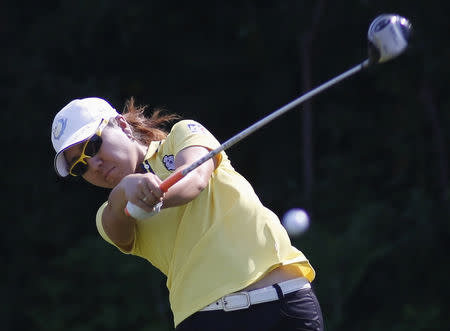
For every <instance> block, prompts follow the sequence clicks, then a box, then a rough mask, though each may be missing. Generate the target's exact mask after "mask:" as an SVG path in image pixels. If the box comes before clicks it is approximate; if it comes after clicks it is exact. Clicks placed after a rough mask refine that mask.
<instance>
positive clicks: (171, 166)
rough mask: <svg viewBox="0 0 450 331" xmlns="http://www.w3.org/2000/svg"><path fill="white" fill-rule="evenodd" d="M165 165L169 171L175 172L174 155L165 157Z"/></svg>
mask: <svg viewBox="0 0 450 331" xmlns="http://www.w3.org/2000/svg"><path fill="white" fill-rule="evenodd" d="M163 163H164V166H165V167H166V169H167V170H169V171H174V170H175V157H174V156H173V155H164V157H163Z"/></svg>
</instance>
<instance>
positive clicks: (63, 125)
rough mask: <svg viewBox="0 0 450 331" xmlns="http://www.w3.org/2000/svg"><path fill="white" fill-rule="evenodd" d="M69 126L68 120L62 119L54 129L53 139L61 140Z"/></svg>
mask: <svg viewBox="0 0 450 331" xmlns="http://www.w3.org/2000/svg"><path fill="white" fill-rule="evenodd" d="M66 125H67V118H60V119H59V120H57V121H56V123H55V126H54V127H53V138H55V139H56V140H59V138H61V136H62V135H63V133H64V130H65V129H66Z"/></svg>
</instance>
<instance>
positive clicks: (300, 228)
mask: <svg viewBox="0 0 450 331" xmlns="http://www.w3.org/2000/svg"><path fill="white" fill-rule="evenodd" d="M282 224H283V226H284V228H285V229H286V231H287V233H288V234H289V235H291V236H296V235H299V234H302V233H304V232H305V231H306V230H308V228H309V216H308V214H307V213H306V212H305V211H304V210H303V209H300V208H293V209H290V210H288V211H287V212H286V213H285V214H284V216H283V219H282Z"/></svg>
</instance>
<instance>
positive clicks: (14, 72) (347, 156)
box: [0, 0, 450, 331]
mask: <svg viewBox="0 0 450 331" xmlns="http://www.w3.org/2000/svg"><path fill="white" fill-rule="evenodd" d="M449 9H450V8H449V2H448V1H438V0H428V1H418V0H416V1H411V0H404V1H402V0H390V1H387V0H383V1H380V0H378V1H370V0H359V1H357V0H348V1H322V0H320V1H319V0H317V1H293V0H286V1H256V0H242V1H201V2H197V1H150V0H149V1H134V0H132V1H117V0H109V1H106V0H104V1H94V0H89V1H88V0H79V1H57V0H54V1H48V0H47V1H45V0H43V1H33V2H32V1H20V0H17V1H11V0H5V1H3V2H2V3H1V4H0V38H1V39H0V41H1V45H2V51H1V52H0V60H1V63H2V68H1V70H0V82H1V90H0V104H1V106H2V109H1V116H2V118H1V124H2V137H3V138H2V140H3V152H2V175H1V184H2V187H3V199H2V204H3V207H2V210H3V215H4V216H3V222H2V231H1V237H2V238H1V241H0V245H1V247H0V248H1V251H2V255H1V256H2V257H1V262H2V273H1V277H2V278H1V293H2V305H1V306H2V309H1V311H0V327H1V328H2V329H3V330H50V331H54V330H55V331H56V330H58V331H59V330H67V331H88V330H171V329H172V317H171V313H170V309H169V306H168V300H167V290H166V288H165V279H164V277H163V276H162V275H161V274H160V273H159V271H157V270H156V269H154V268H153V267H152V266H151V265H150V264H149V263H146V262H145V261H144V260H141V259H138V258H135V257H129V256H125V255H122V254H121V253H119V252H118V251H117V250H116V249H114V248H113V247H112V246H110V245H108V244H106V243H105V242H104V241H103V240H102V239H101V238H100V236H99V235H98V234H97V231H96V228H95V224H94V219H95V212H96V210H97V207H98V206H99V204H100V203H101V202H103V201H104V200H105V199H106V197H107V193H108V192H107V191H104V190H101V189H100V190H99V189H97V188H95V187H92V186H90V185H88V184H86V183H84V182H83V181H82V180H72V179H70V180H69V179H61V178H58V177H57V176H56V175H55V173H54V170H53V156H54V151H53V149H52V146H51V142H50V129H51V123H52V120H53V116H54V114H55V113H56V112H57V111H58V110H59V109H60V108H62V107H63V106H64V105H65V104H67V103H68V102H69V101H70V100H72V99H74V98H80V97H87V96H99V97H103V98H105V99H107V100H109V101H110V102H111V103H112V104H113V105H114V106H115V107H116V108H117V109H118V110H120V111H121V110H122V107H123V104H124V102H125V100H126V99H127V98H128V97H130V96H134V97H135V98H136V101H137V103H138V104H148V105H149V106H150V107H165V108H167V109H168V110H170V111H172V112H176V113H178V114H181V115H182V116H184V117H185V118H192V119H195V120H198V121H200V122H202V123H203V124H204V125H205V126H206V127H207V128H208V129H210V130H211V131H212V132H213V133H214V134H215V135H216V136H217V138H218V139H219V140H220V141H225V140H226V139H228V138H230V137H231V136H233V135H234V134H236V133H237V132H239V131H240V130H242V129H244V128H246V127H247V126H249V125H251V124H252V123H254V122H255V121H256V120H258V119H260V118H262V117H263V116H265V115H267V114H269V113H271V112H272V111H274V110H276V109H277V108H279V107H281V106H282V105H284V104H286V103H288V102H289V101H291V100H292V99H294V98H296V97H297V96H299V95H300V94H301V93H302V91H305V90H309V89H310V88H312V87H313V86H316V85H318V84H320V83H322V82H324V81H325V80H327V79H329V78H331V77H334V76H336V75H338V74H340V73H342V72H343V71H345V70H347V69H348V68H350V67H352V66H354V65H356V64H358V63H360V62H362V61H363V60H364V59H365V58H366V57H367V51H366V46H367V38H366V34H367V29H368V26H369V25H370V23H371V21H372V20H373V19H374V18H375V17H376V16H377V15H379V14H381V13H386V12H387V13H390V12H395V13H399V14H402V15H404V16H406V17H408V18H409V19H410V20H411V22H412V23H413V25H414V28H415V30H414V38H413V40H412V42H411V47H410V49H409V50H408V52H407V53H406V54H404V55H402V56H401V57H400V58H398V59H395V60H394V61H392V62H389V63H386V64H383V65H379V66H376V67H374V68H372V69H370V70H368V71H366V72H363V73H360V74H358V75H356V76H354V77H352V78H350V79H348V80H346V81H344V82H342V83H340V84H339V85H338V86H335V87H333V88H332V89H330V90H328V91H326V92H324V93H323V94H321V95H319V96H317V97H315V98H314V99H313V101H312V103H310V104H306V105H305V106H306V108H305V109H302V108H303V107H299V109H296V110H294V111H291V112H289V113H288V114H286V115H283V117H282V118H279V119H277V120H276V121H274V122H272V123H270V124H269V125H268V126H266V127H264V128H263V129H261V130H260V131H258V132H257V133H255V134H253V135H252V136H250V137H248V138H247V139H246V140H244V141H242V142H240V143H239V144H238V145H235V146H233V147H232V148H231V149H230V150H229V151H228V154H229V156H230V158H231V160H232V162H233V165H234V166H235V168H236V169H237V170H238V171H240V172H241V173H242V174H244V175H245V176H246V177H247V178H248V179H249V180H250V182H251V183H252V184H253V186H254V188H255V190H256V191H257V193H258V194H259V196H260V198H261V200H262V201H263V202H264V203H265V204H266V205H267V206H269V207H270V208H271V209H273V210H274V211H275V212H276V213H277V214H278V215H279V216H280V217H281V216H282V215H283V213H284V212H286V211H287V210H288V209H290V208H293V207H302V208H305V209H306V210H307V211H308V212H309V213H310V215H311V227H310V230H309V231H308V232H307V233H306V234H305V235H303V236H301V237H298V238H293V242H294V243H295V245H296V246H297V247H299V248H300V249H301V250H302V251H303V252H304V253H305V254H306V255H307V256H308V257H309V258H310V260H311V262H312V263H313V265H314V267H315V268H316V270H317V278H316V281H315V285H316V291H317V293H318V296H319V299H320V301H321V304H322V309H323V313H324V318H325V322H326V326H327V329H328V330H333V331H337V330H346V331H348V330H350V331H356V330H366V331H375V330H395V331H406V330H413V331H417V330H445V329H449V328H450V321H449V314H448V312H449V308H450V307H449V303H448V301H449V297H450V287H449V284H448V283H449V282H448V276H449V263H448V253H449V218H450V217H449V216H450V215H449V214H450V212H449V200H450V194H449V161H448V160H449V151H450V148H449V145H450V136H449V135H450V134H449V128H450V112H449V106H450V102H449V74H450V61H449V59H450V46H449V32H448V31H450V27H449V25H450V24H449V20H448V13H449V12H450V11H449ZM308 40H309V41H308ZM308 107H309V108H308ZM308 109H309V111H308ZM308 114H309V115H310V116H305V115H308ZM308 132H310V134H308ZM205 254H207V252H205Z"/></svg>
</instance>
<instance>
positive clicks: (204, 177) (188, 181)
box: [163, 146, 217, 208]
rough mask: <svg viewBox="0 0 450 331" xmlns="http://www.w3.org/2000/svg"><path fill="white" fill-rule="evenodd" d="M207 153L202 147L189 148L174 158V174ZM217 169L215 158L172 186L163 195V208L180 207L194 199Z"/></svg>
mask: <svg viewBox="0 0 450 331" xmlns="http://www.w3.org/2000/svg"><path fill="white" fill-rule="evenodd" d="M208 153H209V150H208V149H207V148H206V147H203V146H189V147H186V148H184V149H182V150H181V151H180V152H178V154H177V155H176V156H175V172H176V171H180V170H182V169H184V168H187V167H188V166H190V165H191V164H192V163H194V162H195V161H197V160H198V159H200V158H201V157H203V156H205V155H206V154H208ZM216 167H217V158H212V159H210V160H208V161H206V162H205V163H203V164H202V165H200V166H199V167H197V168H196V169H194V170H193V171H191V172H190V173H188V174H187V175H186V176H185V177H183V179H181V180H180V181H179V182H177V183H176V184H174V185H173V186H172V187H170V188H169V190H168V191H167V192H166V193H165V195H164V200H163V208H168V207H175V206H180V205H183V204H185V203H188V202H190V201H192V200H193V199H195V198H196V197H197V196H198V195H199V194H200V193H201V192H202V191H203V190H204V189H205V187H206V186H207V185H208V182H209V179H210V178H211V175H212V173H213V171H214V169H215V168H216Z"/></svg>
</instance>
